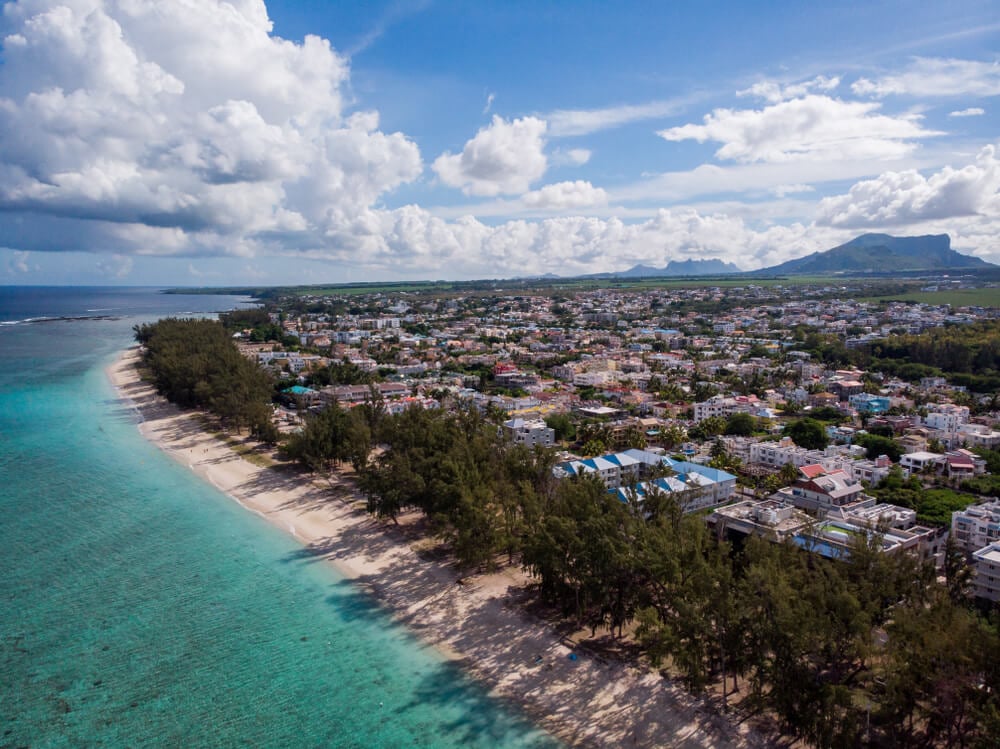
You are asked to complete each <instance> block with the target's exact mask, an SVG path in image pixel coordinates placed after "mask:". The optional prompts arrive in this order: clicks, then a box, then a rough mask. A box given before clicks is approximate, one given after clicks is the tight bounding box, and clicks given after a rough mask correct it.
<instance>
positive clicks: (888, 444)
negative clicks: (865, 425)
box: [855, 434, 903, 463]
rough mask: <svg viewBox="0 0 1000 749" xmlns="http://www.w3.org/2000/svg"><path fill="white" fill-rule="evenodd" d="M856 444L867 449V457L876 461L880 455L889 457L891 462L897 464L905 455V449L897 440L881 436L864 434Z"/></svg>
mask: <svg viewBox="0 0 1000 749" xmlns="http://www.w3.org/2000/svg"><path fill="white" fill-rule="evenodd" d="M855 442H856V443H857V444H859V445H861V447H863V448H865V456H866V457H867V458H868V459H869V460H875V458H877V457H878V456H879V455H888V456H889V460H891V461H893V462H894V463H895V462H897V461H898V460H899V458H900V456H901V455H902V454H903V448H902V447H901V446H900V444H899V443H898V442H896V440H894V439H892V438H891V437H885V436H882V435H881V434H862V435H859V436H858V438H857V439H856V440H855Z"/></svg>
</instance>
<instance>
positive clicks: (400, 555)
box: [106, 346, 753, 749]
mask: <svg viewBox="0 0 1000 749" xmlns="http://www.w3.org/2000/svg"><path fill="white" fill-rule="evenodd" d="M137 360H138V348H137V347H135V346H133V347H130V348H128V349H126V350H125V351H123V352H122V353H121V355H119V357H118V358H117V359H116V360H115V362H114V363H113V364H112V365H111V366H109V367H108V368H107V371H106V373H107V376H108V378H109V380H110V381H111V384H112V385H113V387H114V388H115V390H116V392H117V394H118V397H119V398H120V399H121V400H123V401H125V402H127V403H129V404H130V405H131V406H132V407H133V409H134V410H135V412H136V414H137V421H138V423H137V426H138V429H139V432H140V434H141V435H142V436H143V437H144V438H145V439H147V440H149V441H150V442H152V443H153V444H154V445H156V446H157V447H159V448H160V449H162V450H163V451H164V452H165V453H167V454H168V455H170V456H171V457H172V458H173V459H175V460H177V461H178V462H180V463H182V464H183V465H185V466H187V467H188V468H189V469H190V470H191V471H192V472H193V473H195V475H197V476H198V477H199V478H201V479H202V480H204V481H207V482H208V483H210V484H211V485H212V486H214V487H215V488H216V489H218V490H219V491H221V492H222V493H224V494H226V495H228V496H229V497H230V498H231V499H233V500H234V501H236V502H238V503H239V504H240V505H241V506H243V507H244V508H246V509H248V510H250V511H251V512H254V513H255V514H257V515H259V516H260V517H262V518H263V519H265V520H266V521H268V522H270V523H271V524H272V525H275V526H276V527H278V528H279V529H281V530H282V531H284V532H286V533H289V534H290V535H292V536H293V537H294V538H295V539H296V540H298V541H299V542H300V543H301V544H302V545H303V546H304V547H305V549H306V550H308V552H309V553H310V554H312V560H315V561H320V560H323V561H326V562H328V563H330V564H332V565H333V566H334V567H335V568H336V569H337V571H338V572H339V573H340V574H342V575H343V576H344V577H346V578H348V579H350V580H351V581H352V582H354V583H355V584H357V585H359V586H360V587H362V588H364V589H365V590H366V591H368V592H369V593H370V594H371V595H373V596H374V598H375V599H376V600H377V601H378V602H379V603H380V604H382V605H383V606H384V607H385V608H387V609H388V610H389V612H390V613H391V614H392V615H393V617H394V619H395V620H396V621H398V622H399V623H401V624H403V625H404V626H406V627H407V628H408V629H409V630H410V631H411V632H412V633H413V634H414V635H415V636H416V637H417V638H418V639H420V640H421V641H422V642H424V643H426V644H427V645H430V646H432V647H434V648H435V649H437V650H438V651H439V652H440V653H441V654H442V655H443V656H444V657H446V658H448V659H450V660H452V661H455V662H456V663H457V664H458V665H459V666H461V667H462V668H463V670H465V671H466V672H467V673H468V674H469V675H470V676H471V677H472V678H474V679H475V680H476V681H478V682H479V683H480V684H482V685H483V686H484V687H485V688H486V689H487V691H488V692H489V694H490V696H491V697H494V698H497V699H500V700H501V701H505V702H508V703H513V704H516V705H517V706H518V707H519V708H521V709H522V710H523V711H524V713H525V714H526V716H527V717H529V718H530V719H531V720H532V721H533V722H535V723H536V724H537V725H538V726H539V727H540V728H542V729H543V730H544V731H546V732H548V733H549V734H551V735H552V736H554V737H556V738H558V739H560V740H562V741H564V742H566V743H567V744H569V745H572V746H588V747H590V746H593V747H604V746H608V747H611V746H615V747H619V746H645V747H664V746H670V747H685V748H690V749H696V748H700V747H711V748H713V749H716V748H718V749H722V748H724V747H726V748H728V747H746V746H751V745H752V743H753V742H751V740H750V739H749V738H748V729H746V728H745V727H744V726H739V727H738V726H736V725H734V724H732V722H731V721H729V720H728V719H727V718H725V716H721V715H717V714H715V713H714V712H713V711H712V710H711V708H710V707H709V706H708V704H707V703H706V702H705V701H703V700H700V699H698V698H695V697H692V696H690V695H689V694H687V693H686V692H684V691H683V690H682V689H681V688H680V687H678V686H676V685H674V684H672V683H671V682H670V681H668V680H666V679H664V678H662V677H661V676H659V675H658V674H657V673H655V672H653V671H650V670H648V669H641V668H637V667H635V666H632V665H629V664H627V663H624V662H616V661H611V660H609V661H607V662H604V661H603V660H601V659H598V658H595V657H593V656H591V655H590V654H587V653H579V655H578V657H577V658H576V659H575V660H570V659H569V657H568V656H569V654H570V652H571V649H570V647H568V646H567V645H566V644H565V640H564V638H562V637H561V636H560V635H559V633H558V632H556V631H555V629H554V628H553V627H552V626H550V625H549V624H547V623H546V622H544V621H541V620H538V619H536V618H534V617H532V616H530V615H529V614H527V613H525V612H524V611H523V610H522V609H521V606H520V604H519V603H518V600H517V599H518V598H519V594H520V593H521V592H522V590H523V585H524V582H525V578H524V577H523V576H520V575H519V573H518V572H517V571H516V570H501V571H500V572H497V573H490V574H477V575H472V576H466V577H464V578H460V576H459V575H458V574H457V573H456V571H455V570H454V569H453V568H451V567H450V566H448V565H447V564H446V563H445V562H442V561H439V560H436V559H433V558H428V556H432V555H421V553H420V552H419V550H418V548H415V547H419V546H420V545H421V543H420V542H421V541H423V540H424V537H423V536H422V535H419V534H418V533H417V532H416V530H415V529H414V527H413V524H406V523H404V524H403V525H402V526H401V527H399V528H397V527H394V526H389V525H386V524H383V523H382V522H380V521H377V520H374V519H373V518H372V517H371V516H370V515H368V513H367V512H366V511H365V508H364V500H363V499H361V498H360V497H358V496H357V495H356V494H354V490H353V487H352V485H351V484H350V482H349V481H347V480H343V479H342V478H341V477H340V476H338V475H336V474H335V475H333V476H331V477H330V480H329V481H327V480H321V479H309V478H307V477H306V476H305V475H303V474H297V473H291V472H283V471H276V470H273V469H270V468H262V467H259V466H257V465H255V464H253V463H251V462H249V461H247V460H244V459H243V458H242V457H240V456H239V455H238V454H237V453H236V452H235V451H234V450H233V449H232V448H231V447H230V446H228V445H227V444H225V443H224V442H222V441H221V440H219V439H218V438H217V437H216V436H215V435H213V434H211V433H209V432H207V431H205V429H204V428H203V425H202V424H201V423H200V422H199V419H198V415H197V413H196V412H190V411H188V412H183V411H181V410H179V409H178V408H177V407H176V406H174V405H173V404H171V403H168V402H167V401H166V400H165V399H164V398H162V397H161V396H159V395H157V394H156V392H155V390H154V388H153V387H152V386H151V385H150V384H148V383H145V382H143V381H141V380H140V378H139V373H138V371H137V369H136V367H135V363H136V362H137ZM539 656H541V658H542V660H541V661H537V660H536V659H537V658H538V657H539Z"/></svg>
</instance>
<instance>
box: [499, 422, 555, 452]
mask: <svg viewBox="0 0 1000 749" xmlns="http://www.w3.org/2000/svg"><path fill="white" fill-rule="evenodd" d="M503 435H504V437H505V438H507V439H508V440H510V441H511V442H513V443H514V444H516V445H526V446H527V447H534V446H535V445H542V446H543V447H548V446H550V445H553V444H555V441H556V433H555V430H553V429H550V428H549V427H548V426H546V425H545V422H544V421H542V420H541V419H508V420H507V421H505V422H504V423H503Z"/></svg>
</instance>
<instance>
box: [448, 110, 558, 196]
mask: <svg viewBox="0 0 1000 749" xmlns="http://www.w3.org/2000/svg"><path fill="white" fill-rule="evenodd" d="M546 127H547V126H546V123H545V120H540V119H538V118H537V117H522V118H520V119H515V120H511V121H509V122H508V121H507V120H505V119H504V118H502V117H500V116H499V115H493V120H492V122H491V123H490V124H489V125H487V126H486V127H483V128H481V129H480V130H479V132H478V133H476V135H475V137H474V138H472V139H471V140H469V141H468V142H467V143H466V144H465V148H463V149H462V152H461V153H460V154H451V153H448V152H445V153H443V154H441V155H440V156H439V157H438V158H437V159H436V160H435V161H434V165H433V169H434V171H435V172H437V175H438V177H440V179H441V181H442V182H444V183H445V184H446V185H449V186H451V187H460V188H462V191H463V192H464V193H466V194H467V195H499V194H501V193H505V194H512V193H521V192H524V191H525V190H527V189H528V188H529V186H530V185H531V183H532V182H534V181H535V180H537V179H540V178H541V177H542V175H543V174H545V170H546V169H547V167H548V161H547V159H546V157H545V153H544V148H545V131H546Z"/></svg>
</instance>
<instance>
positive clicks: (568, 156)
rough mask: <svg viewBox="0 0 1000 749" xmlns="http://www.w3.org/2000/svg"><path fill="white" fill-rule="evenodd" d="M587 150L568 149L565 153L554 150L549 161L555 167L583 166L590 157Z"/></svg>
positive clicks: (560, 150)
mask: <svg viewBox="0 0 1000 749" xmlns="http://www.w3.org/2000/svg"><path fill="white" fill-rule="evenodd" d="M592 155H593V154H592V152H591V151H590V149H587V148H570V149H568V150H566V151H564V150H562V149H561V148H556V149H554V150H553V151H552V155H551V157H550V161H551V162H552V163H553V165H557V166H583V165H584V164H586V163H587V162H588V161H590V157H591V156H592Z"/></svg>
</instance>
